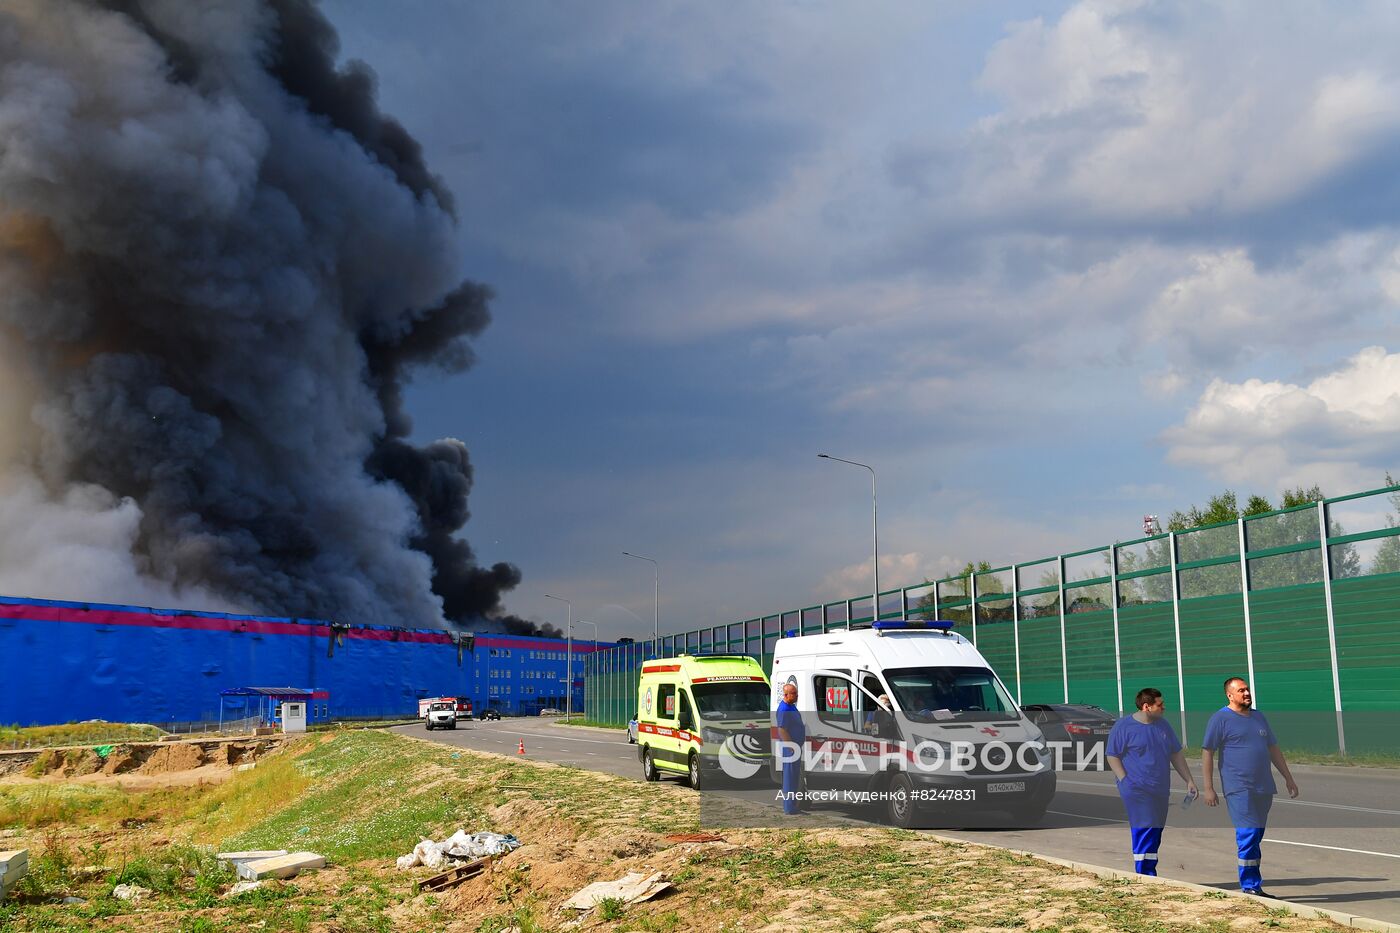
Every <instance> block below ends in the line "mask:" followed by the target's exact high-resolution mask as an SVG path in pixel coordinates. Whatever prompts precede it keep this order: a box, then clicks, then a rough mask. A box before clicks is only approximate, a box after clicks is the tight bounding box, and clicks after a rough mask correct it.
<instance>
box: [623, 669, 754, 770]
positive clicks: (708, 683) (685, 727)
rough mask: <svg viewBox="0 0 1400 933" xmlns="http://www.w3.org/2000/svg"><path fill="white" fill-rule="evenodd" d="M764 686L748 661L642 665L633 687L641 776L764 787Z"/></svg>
mask: <svg viewBox="0 0 1400 933" xmlns="http://www.w3.org/2000/svg"><path fill="white" fill-rule="evenodd" d="M768 695H769V686H768V678H767V676H765V675H764V673H763V668H762V666H760V665H759V663H758V662H757V661H755V660H754V659H753V658H749V657H744V656H742V655H705V656H701V657H696V656H692V655H688V654H683V655H681V656H680V657H676V658H657V659H655V660H651V661H647V662H645V663H644V664H643V665H642V678H641V682H640V683H639V684H638V687H637V757H638V758H639V759H640V760H641V762H642V774H643V776H644V777H645V778H646V779H647V780H648V781H655V780H657V779H658V778H660V777H661V775H662V774H663V773H670V774H683V775H686V776H687V777H688V778H689V779H690V786H691V787H693V788H695V789H696V790H699V789H700V787H701V786H702V784H705V783H708V782H709V781H710V780H712V779H713V778H714V777H718V776H720V775H724V776H727V777H730V778H733V779H735V780H747V779H751V778H759V779H766V778H767V768H768V758H769V757H770V756H771V755H772V741H771V739H770V738H769V725H770V711H769V709H768Z"/></svg>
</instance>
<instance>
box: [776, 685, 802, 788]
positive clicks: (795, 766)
mask: <svg viewBox="0 0 1400 933" xmlns="http://www.w3.org/2000/svg"><path fill="white" fill-rule="evenodd" d="M776 718H777V722H776V723H775V725H776V726H777V728H778V739H779V740H780V741H782V742H787V743H791V744H790V747H789V748H788V750H787V752H786V756H785V757H786V758H792V757H793V751H794V747H795V750H796V757H795V760H784V761H783V812H784V813H787V814H796V813H799V812H801V811H802V810H805V809H806V808H805V807H802V806H799V803H798V795H799V793H800V792H801V790H802V752H803V746H804V745H805V744H806V742H807V727H806V726H805V725H803V723H802V714H801V713H799V712H798V711H797V684H795V683H791V682H789V683H785V684H783V699H782V701H781V702H779V703H778V714H777V717H776Z"/></svg>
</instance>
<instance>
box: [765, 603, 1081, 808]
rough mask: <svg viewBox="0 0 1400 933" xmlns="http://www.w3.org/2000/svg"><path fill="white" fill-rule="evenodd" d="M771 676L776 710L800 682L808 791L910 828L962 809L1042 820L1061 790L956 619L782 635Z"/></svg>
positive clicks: (1038, 740)
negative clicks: (787, 689) (865, 805)
mask: <svg viewBox="0 0 1400 933" xmlns="http://www.w3.org/2000/svg"><path fill="white" fill-rule="evenodd" d="M771 682H772V689H773V693H772V698H771V708H773V709H776V708H777V704H778V701H779V700H781V699H782V691H783V687H784V686H785V685H786V684H789V683H794V684H796V685H797V691H798V699H797V708H798V711H799V712H801V713H802V717H803V720H804V723H805V725H806V730H807V736H806V748H805V749H804V754H805V756H806V757H805V758H804V767H803V772H804V779H805V782H806V786H807V788H808V792H809V793H810V792H812V791H818V792H821V791H826V792H836V793H837V794H839V795H840V796H839V797H833V795H832V794H830V793H828V795H827V796H828V798H831V799H846V800H850V799H864V800H868V801H870V802H871V803H872V804H875V805H878V806H882V807H884V808H885V813H884V818H885V819H886V820H887V821H888V822H891V823H893V824H895V825H898V826H904V827H908V826H915V825H919V823H920V822H922V821H923V817H926V816H927V815H928V814H929V813H930V812H931V811H935V810H936V811H938V812H940V813H941V814H949V813H956V812H957V811H958V810H960V809H961V808H964V807H966V808H971V809H975V810H976V811H978V812H980V811H984V810H994V811H1002V812H1008V813H1010V814H1011V815H1012V816H1013V818H1014V819H1015V820H1016V821H1017V822H1020V823H1023V824H1028V823H1034V822H1038V821H1039V820H1040V818H1041V817H1042V816H1043V815H1044V813H1045V809H1046V807H1047V806H1048V805H1049V803H1050V799H1051V798H1052V797H1053V796H1054V794H1055V770H1054V767H1053V763H1052V759H1051V755H1050V753H1049V750H1048V749H1047V748H1046V745H1045V737H1044V735H1043V734H1042V733H1041V731H1040V728H1039V727H1038V726H1036V725H1035V724H1033V723H1032V722H1031V721H1030V720H1029V719H1027V718H1026V717H1025V715H1023V714H1022V713H1021V711H1020V708H1019V707H1018V706H1017V705H1016V702H1015V701H1014V700H1013V699H1012V696H1011V693H1010V692H1009V691H1008V690H1007V689H1006V687H1005V685H1003V684H1002V682H1001V680H1000V679H999V678H998V677H997V675H996V673H995V672H994V671H993V670H992V668H991V665H990V664H988V663H987V661H986V659H985V658H983V657H982V655H981V654H979V653H978V651H977V649H976V648H974V647H973V646H972V643H971V642H969V641H968V640H967V639H966V638H964V637H963V636H961V635H959V634H957V633H955V632H953V631H952V623H951V622H943V621H923V620H919V621H913V620H910V621H904V620H889V621H884V620H882V621H879V622H876V623H875V624H874V625H873V626H872V627H870V628H867V629H854V630H850V631H840V632H827V633H825V634H821V635H803V636H797V637H789V638H780V639H778V641H777V644H776V646H775V648H774V655H773V672H772V678H771ZM881 696H884V697H886V698H887V702H888V704H889V707H888V711H887V710H886V709H884V708H882V707H881V705H880V704H879V702H878V700H879V698H880V697H881ZM773 768H774V770H773V774H774V779H775V780H776V779H778V777H777V754H776V753H775V756H774V766H773Z"/></svg>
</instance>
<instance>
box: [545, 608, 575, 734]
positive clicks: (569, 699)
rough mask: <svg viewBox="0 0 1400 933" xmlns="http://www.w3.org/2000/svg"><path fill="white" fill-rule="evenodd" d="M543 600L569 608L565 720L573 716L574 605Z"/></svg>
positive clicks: (566, 625) (566, 629) (565, 665)
mask: <svg viewBox="0 0 1400 933" xmlns="http://www.w3.org/2000/svg"><path fill="white" fill-rule="evenodd" d="M544 598H545V599H557V600H559V601H560V602H561V603H563V604H564V605H566V606H568V607H569V621H568V622H566V623H564V635H565V636H566V637H567V638H568V648H567V650H566V651H565V652H564V656H565V657H566V658H567V659H568V660H566V661H565V662H564V670H565V674H564V678H565V684H564V715H565V717H566V718H568V717H572V716H573V714H574V604H573V603H571V602H569V601H568V600H567V599H565V598H564V597H562V596H550V595H549V594H548V593H545V594H544Z"/></svg>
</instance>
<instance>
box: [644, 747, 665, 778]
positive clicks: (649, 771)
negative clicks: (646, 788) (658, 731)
mask: <svg viewBox="0 0 1400 933" xmlns="http://www.w3.org/2000/svg"><path fill="white" fill-rule="evenodd" d="M642 777H644V778H646V779H647V780H648V781H659V780H661V772H660V771H657V770H656V762H654V761H652V760H651V749H649V748H647V747H646V746H645V745H643V746H642Z"/></svg>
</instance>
